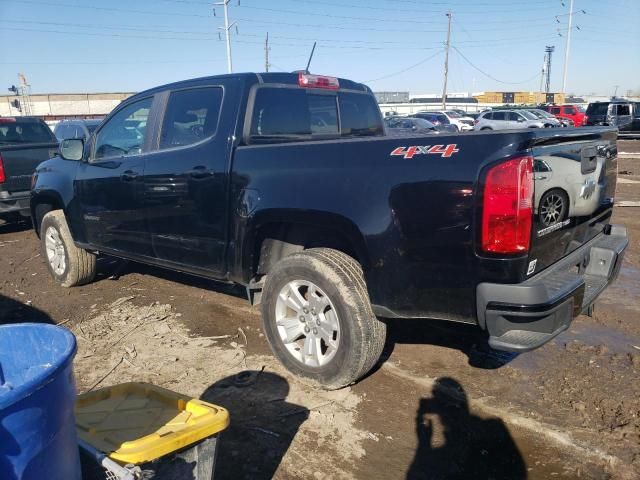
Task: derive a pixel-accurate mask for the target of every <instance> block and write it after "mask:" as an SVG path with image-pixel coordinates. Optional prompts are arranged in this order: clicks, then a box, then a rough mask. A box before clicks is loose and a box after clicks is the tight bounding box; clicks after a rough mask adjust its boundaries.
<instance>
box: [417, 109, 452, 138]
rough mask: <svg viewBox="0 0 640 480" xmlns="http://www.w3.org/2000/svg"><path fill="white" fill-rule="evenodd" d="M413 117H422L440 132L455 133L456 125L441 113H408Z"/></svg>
mask: <svg viewBox="0 0 640 480" xmlns="http://www.w3.org/2000/svg"><path fill="white" fill-rule="evenodd" d="M410 116H411V117H413V118H422V119H423V120H426V121H428V122H430V123H432V124H434V125H435V126H436V129H438V131H440V132H447V133H456V132H458V127H456V126H455V125H453V124H452V123H451V121H450V120H449V118H448V117H447V116H446V115H445V114H443V113H431V112H417V113H413V114H411V115H410Z"/></svg>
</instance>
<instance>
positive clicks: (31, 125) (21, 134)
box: [0, 119, 56, 145]
mask: <svg viewBox="0 0 640 480" xmlns="http://www.w3.org/2000/svg"><path fill="white" fill-rule="evenodd" d="M55 141H56V138H55V137H54V136H53V133H52V132H51V130H50V129H49V127H48V126H47V125H46V124H45V123H44V122H42V121H33V120H21V119H15V120H11V121H3V122H0V143H1V144H5V145H7V144H13V143H50V142H55Z"/></svg>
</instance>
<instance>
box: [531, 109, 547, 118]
mask: <svg viewBox="0 0 640 480" xmlns="http://www.w3.org/2000/svg"><path fill="white" fill-rule="evenodd" d="M528 112H529V113H531V114H532V115H534V116H535V117H536V118H544V117H546V115H544V113H546V112H541V111H540V110H528Z"/></svg>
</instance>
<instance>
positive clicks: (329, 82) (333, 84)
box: [298, 73, 340, 90]
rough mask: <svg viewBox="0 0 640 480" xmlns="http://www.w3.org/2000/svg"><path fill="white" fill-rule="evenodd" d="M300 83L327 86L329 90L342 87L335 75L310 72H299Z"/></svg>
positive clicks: (310, 86)
mask: <svg viewBox="0 0 640 480" xmlns="http://www.w3.org/2000/svg"><path fill="white" fill-rule="evenodd" d="M298 85H300V86H301V87H309V88H326V89H328V90H338V89H339V88H340V82H339V81H338V79H337V78H335V77H326V76H323V75H311V74H308V73H299V74H298Z"/></svg>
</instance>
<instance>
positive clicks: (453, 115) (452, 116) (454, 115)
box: [444, 110, 460, 118]
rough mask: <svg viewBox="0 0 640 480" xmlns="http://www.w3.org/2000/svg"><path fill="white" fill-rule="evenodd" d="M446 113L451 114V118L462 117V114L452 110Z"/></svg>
mask: <svg viewBox="0 0 640 480" xmlns="http://www.w3.org/2000/svg"><path fill="white" fill-rule="evenodd" d="M444 113H446V114H447V115H449V116H450V117H451V118H460V114H459V113H458V112H452V111H451V110H447V111H446V112H444Z"/></svg>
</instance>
